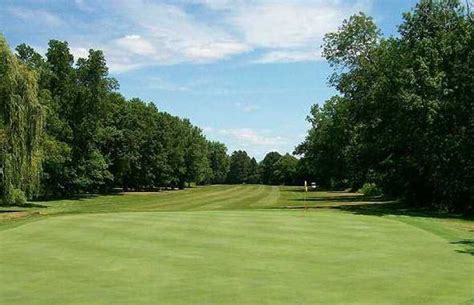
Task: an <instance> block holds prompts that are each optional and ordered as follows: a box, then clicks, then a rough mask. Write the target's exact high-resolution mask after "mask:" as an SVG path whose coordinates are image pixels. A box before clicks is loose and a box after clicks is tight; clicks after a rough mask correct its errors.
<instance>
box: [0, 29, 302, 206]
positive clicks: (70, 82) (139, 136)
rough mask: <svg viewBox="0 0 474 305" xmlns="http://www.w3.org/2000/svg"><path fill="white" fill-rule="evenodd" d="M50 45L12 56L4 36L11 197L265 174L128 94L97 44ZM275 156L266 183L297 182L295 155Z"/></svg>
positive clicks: (0, 130)
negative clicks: (76, 52)
mask: <svg viewBox="0 0 474 305" xmlns="http://www.w3.org/2000/svg"><path fill="white" fill-rule="evenodd" d="M48 46H49V47H48V50H47V52H46V55H45V57H43V56H42V55H40V54H39V53H37V52H36V51H35V50H34V49H33V48H32V47H30V46H28V45H25V44H21V45H19V46H18V47H17V48H16V54H13V52H12V51H11V50H10V49H9V47H8V45H7V42H6V40H5V39H4V38H3V37H0V60H1V61H0V103H1V104H0V107H1V109H2V111H1V114H0V144H1V146H2V150H1V167H2V183H1V189H0V192H1V194H2V197H4V200H6V201H7V202H9V203H15V202H24V201H25V200H26V199H30V198H34V197H43V198H55V197H68V196H72V195H75V194H80V193H90V192H109V191H111V190H112V189H114V188H118V187H119V188H122V189H123V190H156V189H159V188H163V187H168V188H184V187H185V186H187V185H189V184H190V183H196V184H211V183H262V182H265V183H267V182H268V181H269V180H268V178H267V176H265V179H264V180H262V179H261V174H260V172H261V170H260V168H261V166H260V164H258V163H257V161H256V160H255V158H250V157H249V156H248V155H247V153H246V152H242V151H238V152H235V153H233V154H232V155H231V156H229V155H228V154H227V147H226V146H225V145H224V144H222V143H219V142H213V141H209V140H207V139H206V137H205V136H204V135H203V133H202V131H201V129H199V128H198V127H196V126H194V125H192V124H191V122H190V121H189V120H187V119H182V118H179V117H176V116H173V115H170V114H168V113H166V112H161V111H159V110H158V109H157V107H156V106H155V105H154V104H153V103H146V102H144V101H142V100H140V99H138V98H132V99H129V100H127V99H126V98H125V97H124V96H122V95H121V94H120V93H119V92H118V89H119V84H118V82H117V80H115V79H113V78H111V77H110V76H109V74H108V68H107V64H106V60H105V57H104V54H103V53H102V51H99V50H90V51H89V54H88V56H87V58H79V59H77V60H76V61H75V60H74V57H73V55H72V54H71V52H70V49H69V46H68V43H67V42H63V41H57V40H51V41H50V42H49V44H48ZM278 155H279V154H278ZM281 157H282V159H284V160H286V161H283V160H282V162H281V163H282V164H281V165H278V166H279V167H278V172H276V174H278V175H280V176H279V177H280V178H278V179H280V180H278V179H276V178H275V179H273V180H272V183H290V182H292V181H293V180H292V179H291V178H289V176H290V175H291V174H290V173H288V172H287V171H288V170H289V169H288V166H290V165H291V164H293V163H295V162H296V161H295V160H296V158H294V157H292V156H289V155H288V156H281ZM289 159H291V162H293V163H291V162H290V163H291V164H288V162H289V161H288V160H289ZM264 163H265V162H264ZM267 163H268V162H266V163H265V164H267ZM263 167H264V168H265V170H264V171H265V173H266V175H268V174H267V172H268V170H269V169H268V166H267V165H265V166H263ZM290 171H293V169H291V170H290Z"/></svg>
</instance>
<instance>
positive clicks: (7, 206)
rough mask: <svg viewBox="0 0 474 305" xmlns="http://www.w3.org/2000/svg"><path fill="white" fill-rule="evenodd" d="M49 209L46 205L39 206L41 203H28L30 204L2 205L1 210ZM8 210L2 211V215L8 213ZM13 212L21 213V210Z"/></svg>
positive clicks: (0, 211)
mask: <svg viewBox="0 0 474 305" xmlns="http://www.w3.org/2000/svg"><path fill="white" fill-rule="evenodd" d="M4 207H6V208H47V206H46V205H42V204H39V203H33V202H28V203H25V204H20V205H18V204H1V205H0V208H4ZM5 211H6V210H3V211H2V210H0V213H6V212H5ZM12 212H21V210H18V211H12Z"/></svg>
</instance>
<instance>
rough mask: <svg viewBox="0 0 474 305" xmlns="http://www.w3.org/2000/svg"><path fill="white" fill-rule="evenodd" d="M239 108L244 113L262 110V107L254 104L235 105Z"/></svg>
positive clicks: (238, 103)
mask: <svg viewBox="0 0 474 305" xmlns="http://www.w3.org/2000/svg"><path fill="white" fill-rule="evenodd" d="M234 105H235V106H236V107H237V108H239V109H240V110H241V111H242V112H247V113H248V112H254V111H257V110H258V109H260V106H257V105H253V104H247V103H240V102H237V103H235V104H234Z"/></svg>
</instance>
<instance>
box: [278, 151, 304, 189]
mask: <svg viewBox="0 0 474 305" xmlns="http://www.w3.org/2000/svg"><path fill="white" fill-rule="evenodd" d="M297 167H298V159H297V158H295V157H294V156H292V155H290V154H285V155H283V156H281V157H280V159H279V160H278V161H277V162H275V164H274V165H273V168H274V170H273V179H272V180H273V181H275V182H277V183H278V184H284V185H294V184H295V183H296V179H297V176H296V175H297V172H296V171H297Z"/></svg>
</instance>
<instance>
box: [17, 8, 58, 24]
mask: <svg viewBox="0 0 474 305" xmlns="http://www.w3.org/2000/svg"><path fill="white" fill-rule="evenodd" d="M8 10H9V12H10V14H12V15H13V16H15V17H16V18H19V19H21V20H23V21H25V22H33V23H41V24H43V25H46V26H50V27H58V26H60V25H62V24H63V21H62V20H61V18H59V17H58V16H56V15H55V14H53V13H51V12H49V11H47V10H39V9H29V8H26V7H11V8H9V9H8Z"/></svg>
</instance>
